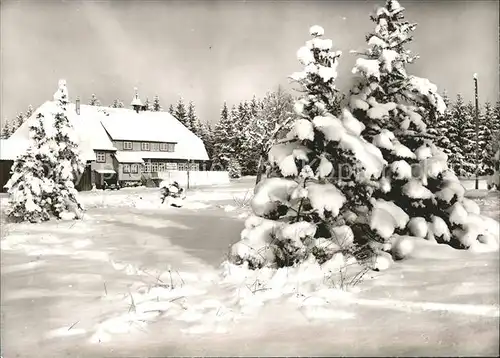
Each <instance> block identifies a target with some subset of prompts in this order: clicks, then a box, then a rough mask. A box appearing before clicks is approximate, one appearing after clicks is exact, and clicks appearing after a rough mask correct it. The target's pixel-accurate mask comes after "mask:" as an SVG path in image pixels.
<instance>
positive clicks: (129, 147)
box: [123, 142, 132, 150]
mask: <svg viewBox="0 0 500 358" xmlns="http://www.w3.org/2000/svg"><path fill="white" fill-rule="evenodd" d="M123 150H132V142H123Z"/></svg>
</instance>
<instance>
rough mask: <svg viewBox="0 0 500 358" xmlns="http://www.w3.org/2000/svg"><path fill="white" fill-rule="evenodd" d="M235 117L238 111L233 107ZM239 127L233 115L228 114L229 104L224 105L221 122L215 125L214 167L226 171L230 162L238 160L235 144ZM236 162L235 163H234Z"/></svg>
mask: <svg viewBox="0 0 500 358" xmlns="http://www.w3.org/2000/svg"><path fill="white" fill-rule="evenodd" d="M231 112H232V113H234V114H235V115H237V112H236V109H235V107H234V106H233V110H232V111H231ZM238 133H239V132H238V131H237V126H236V123H235V122H234V120H233V117H232V116H231V113H229V112H228V108H227V104H226V102H224V105H223V107H222V109H221V116H220V120H219V122H217V124H216V125H215V128H214V132H213V141H214V156H213V165H214V166H218V167H220V168H221V169H224V170H226V169H227V168H228V165H229V161H230V160H231V159H235V158H236V155H237V153H236V150H235V148H236V147H235V143H236V139H237V136H238ZM233 162H234V161H233Z"/></svg>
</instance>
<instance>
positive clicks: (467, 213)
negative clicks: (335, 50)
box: [350, 0, 498, 249]
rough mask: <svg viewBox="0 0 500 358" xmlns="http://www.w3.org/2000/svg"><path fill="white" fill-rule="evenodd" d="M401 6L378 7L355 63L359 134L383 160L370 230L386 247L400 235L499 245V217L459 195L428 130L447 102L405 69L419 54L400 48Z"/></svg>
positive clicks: (409, 27) (406, 26) (405, 27)
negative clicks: (484, 213)
mask: <svg viewBox="0 0 500 358" xmlns="http://www.w3.org/2000/svg"><path fill="white" fill-rule="evenodd" d="M403 11H404V8H403V7H401V6H400V5H399V3H398V2H397V1H395V0H388V1H387V2H386V5H385V7H380V8H378V9H377V10H376V13H375V14H373V15H372V17H371V18H372V20H373V21H374V22H375V23H376V28H375V31H374V32H373V33H372V34H370V35H369V36H367V41H368V45H369V47H368V49H367V50H366V51H365V52H364V53H363V54H362V55H363V56H362V57H360V58H358V59H357V61H356V65H355V67H354V69H353V72H354V73H357V74H359V75H360V76H359V82H358V83H357V84H356V85H355V86H354V88H353V90H352V95H351V97H350V107H351V108H352V110H353V113H354V114H355V116H356V117H357V118H358V119H359V120H361V122H363V125H364V127H365V128H364V129H363V130H362V134H363V135H364V136H365V138H367V139H369V140H370V141H372V143H373V144H375V145H376V146H377V147H379V148H380V150H381V151H382V153H383V155H384V158H385V159H386V161H387V162H388V166H387V169H386V170H385V175H384V177H383V178H382V179H381V181H380V189H379V190H377V191H376V192H375V193H374V198H373V199H372V200H376V202H375V204H374V207H375V209H374V211H373V214H372V216H371V219H370V228H371V229H372V230H373V231H374V232H375V234H376V237H377V239H379V241H381V244H382V247H383V248H384V249H388V248H391V246H392V244H393V243H394V241H395V239H396V240H397V239H398V238H399V237H400V236H399V235H413V236H416V237H425V238H427V239H429V240H436V241H438V242H443V243H449V244H450V245H452V246H454V247H457V248H469V247H470V246H473V245H475V244H476V243H477V242H488V243H495V242H496V244H495V245H497V243H498V223H497V222H495V221H494V220H490V219H488V218H486V217H483V216H481V215H479V208H478V206H477V205H476V204H475V203H474V202H473V201H471V200H468V199H466V198H465V197H464V194H465V190H464V188H463V186H462V185H461V184H460V182H459V180H458V178H457V177H456V175H455V174H454V173H453V172H452V171H451V170H450V169H449V168H448V165H447V160H448V158H447V156H446V154H445V153H444V152H443V151H442V150H441V149H440V148H439V147H437V146H436V145H435V144H434V143H433V139H435V138H434V137H433V136H432V135H431V134H429V133H427V130H426V129H427V124H428V123H433V122H434V121H435V118H436V116H437V115H439V114H443V113H444V111H445V109H446V105H445V103H444V101H443V99H442V98H441V97H440V95H439V94H438V92H437V88H436V86H435V85H434V84H432V83H431V82H429V80H427V79H425V78H420V77H416V76H412V75H409V74H408V73H407V71H406V65H407V64H409V63H412V62H413V61H414V60H415V59H416V58H417V57H416V56H414V55H412V54H411V52H410V51H409V50H407V49H405V48H404V45H405V44H406V43H408V42H409V41H410V40H411V39H412V38H411V36H410V35H411V32H412V31H413V30H414V28H415V26H416V25H415V24H410V23H408V22H407V21H404V16H403ZM377 207H378V208H377ZM388 209H390V210H388ZM394 212H397V213H398V214H397V217H399V218H400V220H396V221H394V222H392V224H391V222H390V221H388V220H386V219H387V218H390V217H391V216H392V217H394V215H393V213H394Z"/></svg>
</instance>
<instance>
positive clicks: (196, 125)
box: [186, 101, 201, 136]
mask: <svg viewBox="0 0 500 358" xmlns="http://www.w3.org/2000/svg"><path fill="white" fill-rule="evenodd" d="M186 115H187V124H188V126H187V127H188V129H189V130H190V131H191V132H193V133H194V134H196V135H197V136H200V134H201V123H200V120H199V118H198V115H197V114H196V108H195V106H194V102H193V101H189V104H188V109H187V114H186Z"/></svg>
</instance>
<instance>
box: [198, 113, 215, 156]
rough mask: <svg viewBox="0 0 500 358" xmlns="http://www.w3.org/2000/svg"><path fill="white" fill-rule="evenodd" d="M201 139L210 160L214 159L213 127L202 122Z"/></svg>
mask: <svg viewBox="0 0 500 358" xmlns="http://www.w3.org/2000/svg"><path fill="white" fill-rule="evenodd" d="M199 137H200V138H201V140H202V141H203V144H204V145H205V149H206V151H207V155H208V158H209V160H213V157H214V136H213V129H212V126H211V125H210V124H209V123H208V122H201V124H200V134H199Z"/></svg>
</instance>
